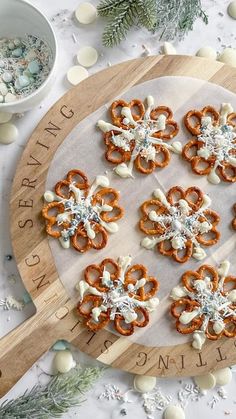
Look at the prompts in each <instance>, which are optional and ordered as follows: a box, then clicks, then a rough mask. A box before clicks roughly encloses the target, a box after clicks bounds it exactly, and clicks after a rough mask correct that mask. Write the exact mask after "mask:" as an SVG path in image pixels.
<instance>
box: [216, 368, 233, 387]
mask: <svg viewBox="0 0 236 419" xmlns="http://www.w3.org/2000/svg"><path fill="white" fill-rule="evenodd" d="M213 375H214V377H215V379H216V384H217V385H218V386H225V385H226V384H229V383H230V381H231V380H232V371H231V369H230V368H228V367H227V368H222V369H220V370H217V371H215V372H213Z"/></svg>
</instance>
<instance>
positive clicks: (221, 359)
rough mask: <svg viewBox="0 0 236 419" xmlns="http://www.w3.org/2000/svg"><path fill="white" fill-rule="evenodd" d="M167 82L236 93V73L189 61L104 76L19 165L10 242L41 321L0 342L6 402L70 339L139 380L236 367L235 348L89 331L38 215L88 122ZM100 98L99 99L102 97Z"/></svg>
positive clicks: (51, 118)
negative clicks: (186, 79) (184, 79)
mask: <svg viewBox="0 0 236 419" xmlns="http://www.w3.org/2000/svg"><path fill="white" fill-rule="evenodd" d="M162 76H191V77H195V78H199V79H203V80H206V81H210V82H212V83H215V84H218V85H220V86H223V87H225V88H227V89H229V90H231V91H232V92H236V70H234V69H233V68H230V67H227V66H225V65H223V64H222V63H219V62H214V61H208V60H205V59H201V58H196V57H188V56H153V57H147V58H140V59H136V60H132V61H128V62H125V63H122V64H118V65H116V66H114V67H110V68H108V69H106V70H104V71H101V72H99V73H97V74H95V75H94V76H91V77H89V78H88V79H87V80H85V81H83V82H82V83H80V84H79V85H78V86H77V87H75V88H73V89H71V90H70V91H69V92H68V93H67V94H65V95H64V96H63V97H62V98H61V99H60V100H59V101H58V102H57V103H56V104H55V105H54V106H53V107H52V108H51V109H50V110H49V111H48V113H47V114H46V115H45V117H44V118H43V119H42V121H41V122H40V123H39V125H38V126H37V128H36V129H35V131H34V132H33V134H32V136H31V138H30V139H29V142H28V144H27V146H26V148H25V150H24V153H23V155H22V158H21V160H20V162H19V164H18V167H17V171H16V175H15V179H14V183H13V188H12V197H11V235H12V243H13V249H14V253H15V258H16V262H17V266H18V269H19V272H20V274H21V277H22V280H23V282H24V284H25V287H26V289H27V290H28V292H29V293H30V295H31V297H32V300H33V301H34V304H35V306H36V309H37V312H36V314H35V315H34V316H33V317H32V318H30V319H29V320H27V321H26V322H25V323H24V324H22V325H21V326H19V327H18V328H17V329H15V330H14V331H13V332H11V333H10V334H9V335H7V336H6V337H4V338H3V339H1V341H0V395H3V394H5V393H6V392H7V391H8V390H9V389H10V387H11V386H12V385H13V384H14V383H15V382H16V381H17V380H18V379H19V378H20V377H21V376H22V375H23V374H24V372H25V371H26V370H27V369H28V368H29V367H30V366H31V365H32V364H33V363H34V362H35V361H36V360H37V359H38V358H39V357H40V356H41V355H42V353H44V352H46V351H47V350H48V349H49V348H50V347H51V346H52V344H53V343H54V342H55V341H56V340H58V339H66V340H68V341H69V342H72V343H73V344H74V345H76V346H77V347H78V348H79V349H81V350H82V351H83V352H86V353H87V354H89V355H91V356H92V357H94V358H96V359H98V360H99V361H101V362H104V363H105V364H109V365H112V366H113V367H116V368H120V369H123V370H127V371H130V372H133V373H136V374H148V375H153V376H185V375H197V374H202V373H205V372H207V371H210V370H214V369H217V368H222V367H224V366H227V365H232V364H234V363H235V362H236V341H235V340H234V339H227V340H226V339H221V340H220V341H216V342H212V341H208V342H207V343H206V344H205V345H204V348H203V350H202V351H201V352H198V351H196V350H194V349H193V348H192V347H191V345H190V344H187V343H186V344H181V345H177V346H174V347H146V346H141V345H138V344H136V343H132V342H130V340H127V339H125V338H124V337H118V336H116V335H115V334H113V333H111V332H109V331H106V330H101V331H100V332H98V333H93V332H91V331H88V330H86V329H85V328H84V327H83V326H82V324H81V320H80V319H79V318H78V317H77V316H76V315H75V313H74V306H75V301H72V299H70V298H69V297H68V295H67V293H66V291H65V289H64V287H63V285H62V283H61V282H60V279H59V278H58V274H57V270H56V267H55V264H54V260H53V257H52V254H51V250H50V247H49V242H48V239H47V237H46V234H45V232H44V223H43V222H42V220H41V219H40V217H39V215H40V213H41V209H42V195H43V193H44V191H45V182H46V178H47V172H48V169H49V166H50V163H51V160H52V158H53V156H54V154H55V152H56V150H57V148H58V147H59V146H60V144H62V142H63V141H64V139H65V138H66V137H67V135H68V134H69V133H70V132H71V130H72V129H73V128H74V127H75V126H76V125H77V124H78V123H79V122H80V121H82V120H83V119H84V118H85V117H86V116H88V115H90V114H91V113H92V112H94V111H96V110H97V109H98V108H100V107H101V106H102V105H104V104H105V103H107V102H109V101H111V100H112V99H114V98H117V97H121V96H122V94H123V93H124V92H125V91H127V90H128V89H130V88H131V87H132V86H134V85H136V84H140V83H142V82H144V81H147V80H151V79H154V78H157V77H162ZM96 92H99V94H96Z"/></svg>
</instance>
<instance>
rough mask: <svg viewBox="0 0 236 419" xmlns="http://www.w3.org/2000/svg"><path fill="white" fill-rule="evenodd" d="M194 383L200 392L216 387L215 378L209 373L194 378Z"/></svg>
mask: <svg viewBox="0 0 236 419" xmlns="http://www.w3.org/2000/svg"><path fill="white" fill-rule="evenodd" d="M194 381H195V383H196V384H197V386H198V387H199V388H200V389H201V390H209V389H211V388H214V387H215V385H216V379H215V376H214V375H213V374H211V373H209V374H204V375H198V376H197V377H194Z"/></svg>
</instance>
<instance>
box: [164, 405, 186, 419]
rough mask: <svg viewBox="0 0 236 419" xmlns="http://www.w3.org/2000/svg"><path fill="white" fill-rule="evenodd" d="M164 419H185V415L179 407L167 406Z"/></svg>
mask: <svg viewBox="0 0 236 419" xmlns="http://www.w3.org/2000/svg"><path fill="white" fill-rule="evenodd" d="M164 419H185V413H184V411H183V409H182V407H181V406H178V405H169V406H167V408H166V409H165V411H164Z"/></svg>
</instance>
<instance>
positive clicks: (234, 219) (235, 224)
mask: <svg viewBox="0 0 236 419" xmlns="http://www.w3.org/2000/svg"><path fill="white" fill-rule="evenodd" d="M233 211H234V214H235V215H234V218H233V220H232V227H233V229H234V230H236V203H235V204H234V206H233Z"/></svg>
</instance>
